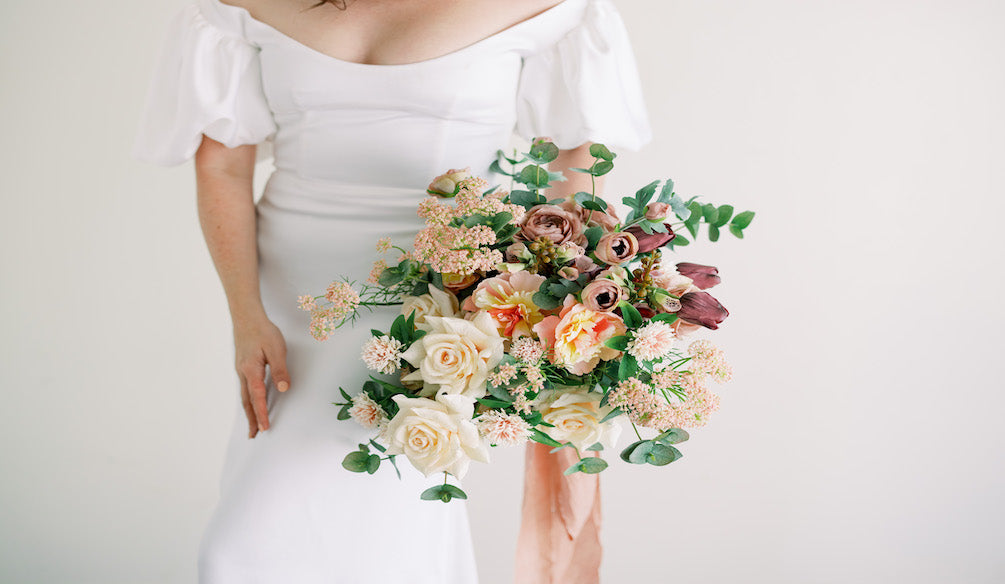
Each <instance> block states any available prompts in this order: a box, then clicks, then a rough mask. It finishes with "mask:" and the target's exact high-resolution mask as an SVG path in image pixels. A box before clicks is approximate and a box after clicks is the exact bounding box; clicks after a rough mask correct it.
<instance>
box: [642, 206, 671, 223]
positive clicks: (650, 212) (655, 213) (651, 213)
mask: <svg viewBox="0 0 1005 584" xmlns="http://www.w3.org/2000/svg"><path fill="white" fill-rule="evenodd" d="M669 214H670V205H669V204H667V203H649V204H648V205H646V219H648V220H650V221H663V220H664V219H666V218H667V215H669Z"/></svg>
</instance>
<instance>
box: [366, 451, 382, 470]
mask: <svg viewBox="0 0 1005 584" xmlns="http://www.w3.org/2000/svg"><path fill="white" fill-rule="evenodd" d="M379 468H380V455H379V454H371V455H370V457H369V458H367V459H366V472H368V473H369V474H373V473H375V472H377V469H379Z"/></svg>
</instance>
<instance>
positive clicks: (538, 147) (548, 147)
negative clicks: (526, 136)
mask: <svg viewBox="0 0 1005 584" xmlns="http://www.w3.org/2000/svg"><path fill="white" fill-rule="evenodd" d="M528 154H529V158H530V159H531V160H533V161H534V162H536V163H538V164H547V163H549V162H551V161H552V160H555V159H556V158H558V146H555V144H553V143H551V142H538V143H537V144H534V145H533V146H531V148H530V152H529V153H528Z"/></svg>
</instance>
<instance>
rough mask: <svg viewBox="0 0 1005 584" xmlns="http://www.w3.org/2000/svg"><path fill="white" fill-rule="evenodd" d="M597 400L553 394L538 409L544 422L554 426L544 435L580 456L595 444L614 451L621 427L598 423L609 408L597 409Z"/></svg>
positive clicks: (584, 395) (579, 393)
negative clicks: (565, 445)
mask: <svg viewBox="0 0 1005 584" xmlns="http://www.w3.org/2000/svg"><path fill="white" fill-rule="evenodd" d="M601 397H602V396H601V395H600V394H599V393H593V392H586V391H562V392H555V393H554V394H552V395H551V396H550V397H548V398H545V401H544V403H543V404H541V406H539V409H540V411H541V414H542V415H543V416H544V421H545V422H547V423H549V424H551V425H553V426H554V428H544V431H545V432H546V433H547V434H548V435H549V436H551V437H552V438H554V439H555V440H558V441H559V442H571V443H572V445H573V446H575V447H576V448H577V449H579V451H580V452H583V451H585V450H586V449H587V448H589V447H590V446H593V445H594V444H596V443H597V442H599V443H601V444H603V445H604V447H605V448H614V445H615V444H616V443H617V441H618V436H620V434H621V426H619V425H618V424H617V423H616V422H615V421H614V420H609V421H607V422H604V423H603V424H601V423H600V420H602V419H604V416H606V415H607V414H609V413H610V412H611V407H610V406H603V407H601V405H600V400H601Z"/></svg>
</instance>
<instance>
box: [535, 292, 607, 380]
mask: <svg viewBox="0 0 1005 584" xmlns="http://www.w3.org/2000/svg"><path fill="white" fill-rule="evenodd" d="M626 330H627V329H626V328H625V323H624V321H622V320H621V317H620V316H618V315H616V314H614V313H613V312H596V311H593V310H590V309H589V308H587V307H586V306H584V305H582V304H579V303H578V302H576V300H575V298H573V297H572V296H568V297H566V299H565V306H564V307H563V308H562V311H561V312H560V313H559V314H558V316H554V315H552V316H548V317H545V319H544V320H542V321H541V322H539V323H537V325H535V326H534V332H536V333H537V334H538V337H539V338H540V339H541V340H542V341H544V342H545V344H546V345H547V346H548V347H550V348H551V349H552V353H551V362H552V363H554V364H556V365H562V366H564V367H565V368H566V370H568V371H569V372H570V373H572V374H573V375H583V374H585V373H589V372H590V371H591V370H593V368H594V367H596V365H597V363H598V362H600V360H601V359H604V360H605V361H607V360H610V359H614V358H616V357H617V356H618V355H620V354H621V352H620V351H618V350H616V349H612V348H610V347H606V346H604V341H606V340H607V339H610V338H611V337H614V336H617V335H622V334H624V333H625V331H626Z"/></svg>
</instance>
